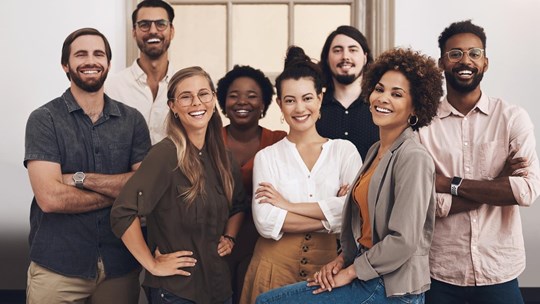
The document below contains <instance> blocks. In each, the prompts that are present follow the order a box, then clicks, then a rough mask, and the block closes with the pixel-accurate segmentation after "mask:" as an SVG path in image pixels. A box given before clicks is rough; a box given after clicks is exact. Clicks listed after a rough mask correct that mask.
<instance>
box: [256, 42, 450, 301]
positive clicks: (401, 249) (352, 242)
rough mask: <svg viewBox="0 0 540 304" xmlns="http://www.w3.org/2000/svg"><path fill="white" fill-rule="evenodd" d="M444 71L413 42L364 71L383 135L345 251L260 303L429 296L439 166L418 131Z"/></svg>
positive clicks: (350, 221) (367, 169)
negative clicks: (413, 45) (415, 47)
mask: <svg viewBox="0 0 540 304" xmlns="http://www.w3.org/2000/svg"><path fill="white" fill-rule="evenodd" d="M442 93H443V92H442V73H441V71H440V70H439V69H438V68H437V66H436V63H435V61H434V60H432V59H431V58H429V57H427V56H424V55H421V54H420V53H418V52H415V51H412V50H410V49H395V50H391V51H387V52H385V53H383V54H382V55H381V56H380V57H379V58H378V59H377V61H376V62H375V63H374V64H372V65H371V66H370V68H369V70H368V71H367V73H366V74H365V75H364V79H363V82H362V94H363V96H364V98H365V99H366V100H369V104H370V111H371V114H372V117H373V121H374V122H375V124H376V125H377V126H378V127H379V133H380V141H379V142H377V143H375V144H374V145H373V146H372V147H371V149H370V150H369V152H368V154H367V156H366V159H365V161H364V165H363V166H362V168H361V169H360V172H359V173H358V176H357V177H356V181H355V183H354V184H353V185H354V186H353V187H352V190H351V193H349V195H348V197H347V203H346V204H345V207H344V210H343V212H344V214H343V222H342V232H341V244H342V252H341V254H340V255H339V256H338V257H337V258H336V259H335V260H334V261H332V262H330V263H329V264H327V265H325V266H324V267H323V268H322V269H321V270H320V271H319V272H317V273H315V275H314V277H313V278H311V279H309V280H308V283H307V284H306V283H305V282H301V283H297V284H293V285H288V286H285V287H282V288H279V289H275V290H272V291H269V292H267V293H265V294H262V295H261V296H259V297H258V298H257V303H325V304H326V303H363V302H364V301H366V300H369V302H370V303H424V292H425V291H426V290H428V289H429V286H430V275H429V260H428V254H429V246H430V244H431V238H432V233H433V225H434V221H435V166H434V164H433V160H432V159H431V156H430V155H429V153H428V152H427V151H426V150H425V149H424V147H423V146H422V145H421V144H420V143H419V141H418V139H417V137H416V135H415V132H414V131H416V130H418V129H419V128H421V127H423V126H426V125H427V124H429V122H430V121H431V119H432V118H433V117H434V116H435V114H436V113H437V107H438V104H439V100H440V98H441V96H442Z"/></svg>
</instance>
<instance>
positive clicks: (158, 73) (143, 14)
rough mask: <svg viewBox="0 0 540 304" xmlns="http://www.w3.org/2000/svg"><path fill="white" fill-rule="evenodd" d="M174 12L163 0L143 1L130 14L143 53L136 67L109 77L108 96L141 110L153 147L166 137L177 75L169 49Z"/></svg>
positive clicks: (106, 89) (138, 44)
mask: <svg viewBox="0 0 540 304" xmlns="http://www.w3.org/2000/svg"><path fill="white" fill-rule="evenodd" d="M173 19H174V9H173V8H172V7H171V6H170V5H169V4H168V3H167V2H165V1H162V0H144V1H141V2H140V3H139V4H138V5H137V8H136V9H135V10H134V11H133V14H132V15H131V20H132V22H133V30H132V34H133V38H134V39H135V41H136V42H137V46H138V47H139V50H140V55H139V58H137V59H136V60H135V61H134V62H133V64H132V65H131V66H130V67H128V68H126V69H124V70H123V71H120V72H119V73H118V74H115V75H112V76H111V77H109V80H108V81H107V83H106V84H105V91H106V93H107V94H108V95H109V96H111V98H114V99H116V100H119V101H121V102H123V103H125V104H127V105H129V106H132V107H134V108H136V109H137V110H139V111H140V112H141V113H142V114H143V116H144V118H145V119H146V123H147V124H148V128H149V129H150V138H151V140H152V144H155V143H157V142H159V141H160V140H162V139H163V138H164V137H165V117H166V116H167V113H168V111H169V107H168V106H167V85H168V84H169V79H170V78H171V77H172V75H173V74H174V71H173V69H172V66H171V64H170V63H169V56H168V49H169V46H170V44H171V40H172V39H173V37H174V27H173Z"/></svg>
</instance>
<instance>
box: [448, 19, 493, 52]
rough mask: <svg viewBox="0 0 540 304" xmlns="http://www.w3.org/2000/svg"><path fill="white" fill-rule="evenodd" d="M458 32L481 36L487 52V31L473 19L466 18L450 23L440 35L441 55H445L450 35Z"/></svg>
mask: <svg viewBox="0 0 540 304" xmlns="http://www.w3.org/2000/svg"><path fill="white" fill-rule="evenodd" d="M457 34H473V35H475V36H476V37H478V38H480V40H481V41H482V47H483V48H484V52H485V49H486V33H485V32H484V28H483V27H480V26H478V25H476V24H474V23H472V22H471V20H465V21H459V22H454V23H452V24H450V25H449V26H448V27H447V28H445V29H444V31H443V32H442V33H441V35H439V49H440V50H441V57H442V56H444V50H445V47H446V41H448V39H450V37H452V36H454V35H457Z"/></svg>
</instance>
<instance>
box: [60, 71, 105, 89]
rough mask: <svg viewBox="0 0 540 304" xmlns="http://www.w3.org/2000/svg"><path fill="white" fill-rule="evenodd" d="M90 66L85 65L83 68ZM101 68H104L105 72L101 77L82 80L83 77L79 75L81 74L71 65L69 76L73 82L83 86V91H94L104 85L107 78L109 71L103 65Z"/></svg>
mask: <svg viewBox="0 0 540 304" xmlns="http://www.w3.org/2000/svg"><path fill="white" fill-rule="evenodd" d="M87 67H88V66H83V67H81V68H87ZM100 68H101V69H103V72H102V74H101V77H100V78H98V79H91V80H86V81H85V80H82V78H81V77H79V74H78V73H77V71H76V70H73V69H72V68H71V67H69V72H68V74H69V77H70V79H71V80H73V82H74V83H75V84H76V85H77V86H78V87H79V88H81V89H82V90H83V91H86V92H89V93H94V92H97V91H99V90H100V89H101V87H103V84H104V83H105V79H107V74H108V73H109V71H107V70H105V69H104V68H103V67H102V66H100Z"/></svg>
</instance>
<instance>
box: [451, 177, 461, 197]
mask: <svg viewBox="0 0 540 304" xmlns="http://www.w3.org/2000/svg"><path fill="white" fill-rule="evenodd" d="M462 182H463V178H461V177H459V176H454V178H452V182H451V184H450V194H452V195H454V196H458V189H459V186H461V183H462Z"/></svg>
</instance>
